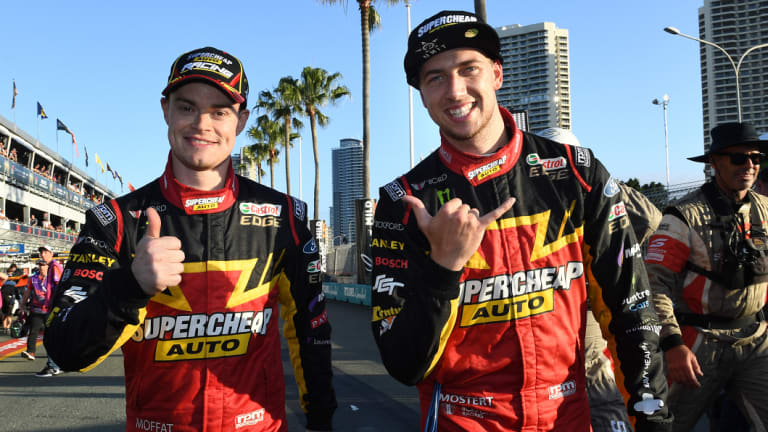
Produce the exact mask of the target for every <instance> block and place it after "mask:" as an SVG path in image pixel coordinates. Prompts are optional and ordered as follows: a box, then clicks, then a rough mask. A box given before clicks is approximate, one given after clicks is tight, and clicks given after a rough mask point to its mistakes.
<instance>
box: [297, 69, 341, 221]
mask: <svg viewBox="0 0 768 432" xmlns="http://www.w3.org/2000/svg"><path fill="white" fill-rule="evenodd" d="M340 79H341V74H340V73H338V72H336V73H333V74H329V73H328V71H327V70H325V69H323V68H313V67H311V66H307V67H305V68H304V70H302V71H301V80H300V81H299V83H298V86H297V90H298V94H299V98H300V100H301V105H302V110H303V111H304V114H305V115H306V116H307V117H309V125H310V129H311V131H312V150H313V153H314V156H315V207H314V215H315V217H314V218H315V219H318V209H319V208H320V157H319V154H318V151H317V126H318V125H320V126H322V127H324V126H327V125H328V122H329V121H330V119H329V118H328V116H327V115H325V114H323V112H322V111H320V108H322V107H324V106H326V105H328V103H330V104H332V105H335V104H336V102H338V101H339V99H341V98H343V97H344V96H349V89H347V87H346V86H343V85H341V84H338V83H337V82H338V80H340Z"/></svg>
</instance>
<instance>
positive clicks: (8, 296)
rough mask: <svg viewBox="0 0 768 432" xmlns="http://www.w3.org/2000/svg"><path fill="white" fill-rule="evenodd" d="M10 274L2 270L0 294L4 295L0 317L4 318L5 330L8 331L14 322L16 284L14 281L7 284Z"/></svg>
mask: <svg viewBox="0 0 768 432" xmlns="http://www.w3.org/2000/svg"><path fill="white" fill-rule="evenodd" d="M7 281H8V274H7V273H3V272H0V296H1V297H2V301H1V302H2V306H1V307H0V312H2V313H0V318H2V320H3V332H4V333H6V334H7V333H8V330H9V329H10V328H11V323H12V322H13V304H14V293H15V292H16V284H14V283H13V282H11V283H8V284H6V282H7Z"/></svg>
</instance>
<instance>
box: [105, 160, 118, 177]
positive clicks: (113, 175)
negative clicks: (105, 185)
mask: <svg viewBox="0 0 768 432" xmlns="http://www.w3.org/2000/svg"><path fill="white" fill-rule="evenodd" d="M107 171H109V172H111V173H112V180H114V179H116V178H117V177H116V176H115V172H114V171H112V167H110V166H109V162H107Z"/></svg>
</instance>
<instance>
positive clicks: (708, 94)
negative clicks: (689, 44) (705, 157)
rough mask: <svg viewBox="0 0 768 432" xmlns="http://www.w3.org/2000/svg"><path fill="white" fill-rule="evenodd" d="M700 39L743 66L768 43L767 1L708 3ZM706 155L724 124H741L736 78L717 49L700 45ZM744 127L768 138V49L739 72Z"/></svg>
mask: <svg viewBox="0 0 768 432" xmlns="http://www.w3.org/2000/svg"><path fill="white" fill-rule="evenodd" d="M699 38H700V39H703V40H706V41H709V42H714V43H716V44H717V45H719V46H721V47H722V48H723V49H725V51H727V52H728V54H729V55H730V56H731V57H732V58H733V61H734V63H736V64H738V62H739V59H741V56H742V55H743V54H744V53H745V52H746V51H747V50H748V49H750V48H752V47H754V46H756V45H760V44H764V43H768V2H767V1H765V0H739V1H733V0H731V1H724V0H704V6H702V7H700V8H699ZM699 50H700V54H699V55H700V57H701V99H702V111H703V115H704V150H705V151H708V150H709V146H710V144H711V138H710V135H709V131H710V130H711V129H712V128H713V127H715V126H717V125H718V124H720V123H726V122H735V121H738V106H737V100H736V99H737V98H736V74H735V71H734V67H733V66H732V65H731V62H730V61H729V60H728V58H727V57H726V56H725V54H723V53H722V52H721V51H720V50H718V49H717V48H715V47H712V46H709V45H705V44H700V48H699ZM739 81H740V87H741V117H742V121H743V122H746V123H751V124H753V125H754V126H755V128H756V129H757V132H758V133H765V132H768V108H767V107H768V105H766V99H768V48H760V49H757V50H755V51H752V52H751V53H749V54H747V56H746V57H744V61H743V62H742V64H741V67H740V69H739Z"/></svg>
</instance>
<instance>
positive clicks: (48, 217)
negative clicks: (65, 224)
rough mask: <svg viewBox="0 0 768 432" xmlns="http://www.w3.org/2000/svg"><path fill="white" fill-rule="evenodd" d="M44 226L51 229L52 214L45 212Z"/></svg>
mask: <svg viewBox="0 0 768 432" xmlns="http://www.w3.org/2000/svg"><path fill="white" fill-rule="evenodd" d="M43 228H44V229H51V215H50V214H49V213H43Z"/></svg>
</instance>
